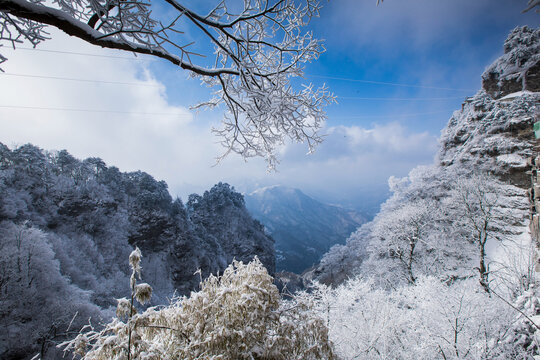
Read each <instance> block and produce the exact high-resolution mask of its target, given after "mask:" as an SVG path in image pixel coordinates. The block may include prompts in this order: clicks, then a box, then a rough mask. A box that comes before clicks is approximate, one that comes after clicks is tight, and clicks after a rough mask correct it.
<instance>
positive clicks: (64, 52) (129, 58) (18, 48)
mask: <svg viewBox="0 0 540 360" xmlns="http://www.w3.org/2000/svg"><path fill="white" fill-rule="evenodd" d="M16 50H30V51H40V52H48V53H56V54H70V55H83V56H93V57H102V58H111V59H124V60H135V61H142V60H144V59H142V58H138V57H127V56H115V55H100V54H91V53H82V52H75V51H64V50H48V49H37V48H27V47H17V48H16Z"/></svg>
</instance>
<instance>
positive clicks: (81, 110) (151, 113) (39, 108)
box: [0, 105, 180, 116]
mask: <svg viewBox="0 0 540 360" xmlns="http://www.w3.org/2000/svg"><path fill="white" fill-rule="evenodd" d="M0 108H4V109H24V110H50V111H72V112H89V113H107V114H110V113H113V114H128V115H176V116H178V115H180V114H177V113H154V112H132V111H121V110H100V109H74V108H60V107H46V106H19V105H0Z"/></svg>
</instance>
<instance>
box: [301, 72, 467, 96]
mask: <svg viewBox="0 0 540 360" xmlns="http://www.w3.org/2000/svg"><path fill="white" fill-rule="evenodd" d="M304 75H306V76H308V77H309V76H311V77H315V78H322V79H331V80H340V81H349V82H359V83H365V84H375V85H389V86H401V87H412V88H420V89H435V90H452V91H468V92H471V91H475V90H472V89H456V88H446V87H437V86H424V85H414V84H403V83H394V82H386V81H374V80H364V79H351V78H343V77H336V76H326V75H316V74H304Z"/></svg>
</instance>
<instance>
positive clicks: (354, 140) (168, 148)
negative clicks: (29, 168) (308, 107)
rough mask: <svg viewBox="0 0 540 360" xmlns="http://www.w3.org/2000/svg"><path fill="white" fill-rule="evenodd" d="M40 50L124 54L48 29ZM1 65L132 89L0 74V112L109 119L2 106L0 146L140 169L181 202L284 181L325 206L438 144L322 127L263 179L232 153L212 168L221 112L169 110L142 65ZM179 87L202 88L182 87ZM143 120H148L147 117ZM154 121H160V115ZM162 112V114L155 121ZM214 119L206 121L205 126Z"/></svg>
mask: <svg viewBox="0 0 540 360" xmlns="http://www.w3.org/2000/svg"><path fill="white" fill-rule="evenodd" d="M39 48H40V49H56V50H66V51H70V52H84V53H91V54H102V55H103V54H105V55H107V54H109V55H111V54H112V55H114V56H126V57H129V56H130V55H129V54H126V53H119V52H116V51H110V50H102V49H96V48H93V47H92V46H90V45H87V44H84V43H82V42H80V41H78V40H76V39H73V38H69V37H67V36H65V35H62V34H60V33H57V32H53V40H50V41H48V42H45V43H44V44H43V45H41V46H40V47H39ZM3 53H4V54H6V55H7V56H8V58H9V60H8V62H7V63H5V64H4V66H3V68H4V70H6V73H7V74H34V75H45V76H56V77H70V78H81V79H98V80H106V81H115V82H125V83H135V84H137V85H119V84H106V83H93V82H78V81H64V80H53V79H48V80H47V79H37V78H25V77H15V76H10V75H0V79H1V81H2V87H0V99H1V100H0V105H4V106H5V105H10V106H27V107H28V106H30V107H47V108H61V109H64V108H69V109H86V110H96V111H97V110H112V111H116V112H113V113H107V112H89V111H80V112H78V111H73V112H68V111H54V110H37V109H34V110H32V109H21V108H17V109H8V108H2V107H0V128H1V129H2V130H1V132H0V142H3V143H5V144H7V145H14V144H23V143H27V142H31V143H33V144H36V145H38V146H40V147H42V148H45V149H48V150H53V149H56V150H60V149H64V148H65V149H67V150H68V151H69V152H70V153H72V154H73V155H75V156H76V157H79V158H85V157H89V156H97V157H101V158H102V159H103V160H105V161H106V162H107V164H109V165H114V166H117V167H119V168H120V170H122V171H134V170H139V169H140V170H143V171H146V172H148V173H150V174H151V175H153V176H154V177H156V178H157V179H160V180H161V179H163V180H165V181H167V183H168V184H169V187H170V189H171V191H172V192H173V194H178V195H181V196H182V197H183V198H185V196H186V194H188V193H190V192H201V191H203V190H205V189H208V188H209V187H211V186H212V185H213V184H214V183H216V182H218V181H227V182H230V183H231V184H232V185H235V186H236V187H237V188H238V189H239V190H241V191H247V190H251V189H253V188H254V187H255V186H257V185H261V186H264V185H270V184H276V183H281V184H284V185H288V186H293V187H298V188H301V189H304V190H307V191H308V192H309V193H310V194H312V195H317V194H319V195H321V196H320V197H325V198H326V199H327V200H330V201H333V200H332V199H337V200H335V201H338V200H339V201H341V199H344V198H349V199H351V198H353V197H354V196H362V194H366V193H369V192H370V189H374V188H377V189H379V190H378V191H380V189H381V188H383V189H384V188H386V180H387V178H388V176H390V175H398V176H399V175H405V174H406V173H407V172H408V171H409V169H410V168H411V167H413V166H415V165H416V164H418V163H426V162H430V161H431V159H432V158H433V155H434V152H435V149H436V140H435V138H434V137H433V136H430V135H428V134H427V133H419V134H418V133H414V132H411V131H410V130H408V129H407V128H406V127H404V126H403V125H400V124H399V123H390V124H387V125H384V126H375V127H372V128H369V129H366V128H362V127H358V126H336V127H330V128H327V129H325V131H324V132H326V134H327V137H326V141H325V142H324V143H323V144H322V145H321V146H320V147H319V149H318V150H317V151H316V153H315V154H314V155H312V156H306V155H305V154H306V152H307V147H306V146H305V145H289V146H287V147H285V148H284V151H283V157H282V163H281V164H280V165H279V167H278V172H277V173H271V174H267V173H266V165H265V163H264V161H263V160H262V159H254V160H250V161H249V162H247V163H245V162H244V161H243V160H242V159H240V158H239V157H238V156H234V155H233V156H230V157H228V158H226V159H225V160H224V161H223V162H222V163H221V164H219V165H218V166H215V167H213V166H212V165H214V163H215V158H216V156H218V155H220V153H221V151H223V149H222V148H220V146H219V145H218V144H217V140H218V139H217V138H216V137H214V135H212V134H211V132H210V128H211V126H212V124H214V125H215V123H216V122H215V119H216V118H218V115H219V114H216V113H212V112H201V113H198V114H197V113H194V112H190V111H189V110H188V109H186V108H184V107H179V106H172V105H171V103H170V101H169V99H167V96H166V91H165V90H166V89H165V88H164V86H163V85H162V84H161V83H160V81H159V80H158V79H156V78H154V76H153V75H152V73H151V72H150V71H149V66H148V62H147V60H143V61H130V60H122V59H116V58H103V57H92V56H78V55H72V54H58V53H48V52H39V51H28V50H22V49H21V50H16V51H10V52H8V53H6V52H5V51H4V52H3ZM179 86H181V89H183V91H185V92H189V91H191V90H190V87H192V89H193V90H194V91H195V90H196V89H195V87H198V86H200V85H199V83H198V82H197V81H191V82H188V81H186V82H183V83H182V84H181V85H179ZM143 114H147V115H143ZM156 114H157V115H156ZM159 114H165V115H159ZM209 119H210V120H209Z"/></svg>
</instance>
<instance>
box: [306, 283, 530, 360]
mask: <svg viewBox="0 0 540 360" xmlns="http://www.w3.org/2000/svg"><path fill="white" fill-rule="evenodd" d="M305 296H311V297H312V298H313V299H316V304H315V306H314V309H315V311H316V312H318V313H319V316H321V317H324V318H325V319H326V321H327V323H328V327H329V333H330V339H331V341H332V342H333V343H334V344H335V347H336V354H337V355H338V356H340V358H343V359H366V360H368V359H402V360H407V359H410V360H413V359H414V360H417V359H426V360H428V359H429V360H431V359H493V358H495V357H496V356H497V354H502V356H501V357H500V359H512V358H513V357H504V356H506V354H511V353H512V352H510V349H508V348H504V349H502V350H504V351H501V346H500V344H501V343H503V342H504V341H506V340H505V337H506V336H507V334H508V333H509V330H508V329H509V328H510V326H511V324H512V323H513V322H514V315H515V314H517V312H513V310H512V309H511V308H510V307H509V306H508V305H507V304H505V303H504V302H503V301H501V300H500V299H499V298H496V297H494V296H490V295H489V294H487V293H486V292H485V291H484V290H483V288H482V287H481V286H480V285H479V284H478V281H477V280H476V279H475V278H470V279H467V280H462V281H457V282H455V283H453V284H451V285H448V284H446V283H444V282H441V281H440V280H439V279H437V278H436V277H424V276H422V277H419V278H418V280H417V281H416V285H414V286H412V285H404V286H400V287H397V288H395V289H393V290H384V289H382V288H380V287H378V286H377V285H376V282H374V281H373V280H372V279H364V278H355V279H352V280H350V281H348V282H347V283H345V284H342V285H340V286H338V287H337V288H334V289H332V288H330V287H327V286H324V285H319V286H317V288H316V289H315V290H314V291H313V292H312V293H311V295H308V294H306V295H305ZM530 340H531V339H529V343H530ZM505 346H506V345H505ZM507 346H513V345H511V344H510V345H507ZM514 353H515V354H517V352H514ZM514 358H521V357H514Z"/></svg>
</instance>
